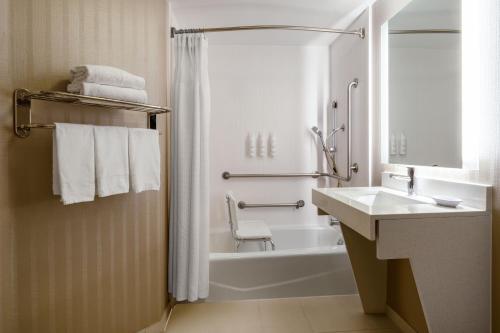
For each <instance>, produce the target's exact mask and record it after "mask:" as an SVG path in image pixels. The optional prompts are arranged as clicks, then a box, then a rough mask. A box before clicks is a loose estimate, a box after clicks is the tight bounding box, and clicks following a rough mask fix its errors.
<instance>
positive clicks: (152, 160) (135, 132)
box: [128, 128, 160, 193]
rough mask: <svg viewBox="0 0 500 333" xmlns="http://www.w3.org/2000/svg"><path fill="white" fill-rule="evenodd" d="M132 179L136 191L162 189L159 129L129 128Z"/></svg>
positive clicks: (133, 188)
mask: <svg viewBox="0 0 500 333" xmlns="http://www.w3.org/2000/svg"><path fill="white" fill-rule="evenodd" d="M128 134H129V137H128V145H129V160H130V179H131V185H132V190H133V191H134V192H135V193H139V192H142V191H148V190H153V191H158V190H160V143H159V138H158V131H156V130H150V129H144V128H129V131H128Z"/></svg>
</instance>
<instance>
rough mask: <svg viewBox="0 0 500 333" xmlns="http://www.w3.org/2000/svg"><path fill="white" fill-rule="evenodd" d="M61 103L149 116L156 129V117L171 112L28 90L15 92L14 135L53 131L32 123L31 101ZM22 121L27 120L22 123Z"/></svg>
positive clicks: (136, 105) (130, 103) (97, 99)
mask: <svg viewBox="0 0 500 333" xmlns="http://www.w3.org/2000/svg"><path fill="white" fill-rule="evenodd" d="M33 99H35V100H42V101H51V102H61V103H69V104H77V105H86V106H94V107H102V108H106V109H112V110H126V111H135V112H143V113H146V114H147V126H148V128H151V129H156V115H158V114H162V113H167V112H170V111H171V110H170V109H168V108H166V107H162V106H156V105H149V104H141V103H134V102H126V101H119V100H116V99H111V98H103V97H94V96H84V95H78V94H71V93H67V92H62V91H30V90H27V89H16V90H14V110H13V111H14V133H15V134H16V135H17V136H18V137H20V138H27V137H28V136H29V135H30V132H31V129H32V128H44V129H52V128H54V127H55V125H54V124H36V123H32V122H31V100H33ZM20 119H25V121H26V122H22V121H21V120H20Z"/></svg>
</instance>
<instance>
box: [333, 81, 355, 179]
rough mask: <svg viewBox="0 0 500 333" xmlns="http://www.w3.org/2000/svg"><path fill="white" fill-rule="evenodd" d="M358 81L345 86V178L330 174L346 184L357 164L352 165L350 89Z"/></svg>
mask: <svg viewBox="0 0 500 333" xmlns="http://www.w3.org/2000/svg"><path fill="white" fill-rule="evenodd" d="M358 82H359V81H358V79H354V80H352V81H351V82H350V83H349V85H348V86H347V121H346V131H347V144H346V147H347V163H346V164H347V176H346V177H343V176H339V175H336V174H331V175H330V177H332V178H335V179H338V180H342V181H345V182H348V181H350V180H351V179H352V173H353V172H354V173H357V172H358V169H359V168H358V163H352V164H351V161H352V131H351V129H352V128H351V127H352V126H351V123H352V88H357V87H358Z"/></svg>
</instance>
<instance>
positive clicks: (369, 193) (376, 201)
mask: <svg viewBox="0 0 500 333" xmlns="http://www.w3.org/2000/svg"><path fill="white" fill-rule="evenodd" d="M342 195H344V196H346V197H348V198H350V199H351V200H355V201H358V202H359V203H361V204H364V205H367V206H395V205H414V204H426V203H428V202H424V201H422V199H421V200H418V199H417V198H412V197H409V196H406V195H404V194H400V195H396V194H393V193H389V192H387V191H384V190H383V189H381V188H368V189H367V188H359V189H357V188H350V189H347V190H346V191H343V192H342Z"/></svg>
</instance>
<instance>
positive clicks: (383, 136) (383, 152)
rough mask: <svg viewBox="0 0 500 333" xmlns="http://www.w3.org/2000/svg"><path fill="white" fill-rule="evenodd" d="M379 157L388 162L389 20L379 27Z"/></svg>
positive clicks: (383, 161)
mask: <svg viewBox="0 0 500 333" xmlns="http://www.w3.org/2000/svg"><path fill="white" fill-rule="evenodd" d="M378 84H380V158H381V161H382V163H389V21H387V22H386V23H384V24H383V25H382V26H381V27H380V82H378Z"/></svg>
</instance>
